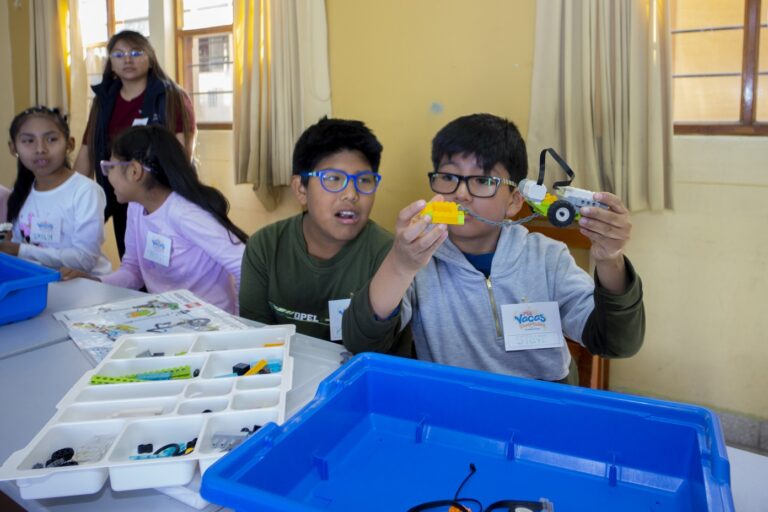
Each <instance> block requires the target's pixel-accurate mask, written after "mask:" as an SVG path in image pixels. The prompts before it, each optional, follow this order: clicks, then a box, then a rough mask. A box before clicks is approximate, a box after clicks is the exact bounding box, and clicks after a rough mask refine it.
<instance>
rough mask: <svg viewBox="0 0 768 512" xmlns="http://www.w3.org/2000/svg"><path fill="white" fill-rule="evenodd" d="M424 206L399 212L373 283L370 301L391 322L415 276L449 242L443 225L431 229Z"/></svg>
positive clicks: (413, 205) (416, 204)
mask: <svg viewBox="0 0 768 512" xmlns="http://www.w3.org/2000/svg"><path fill="white" fill-rule="evenodd" d="M432 200H433V201H442V200H443V197H442V196H439V195H438V196H435V197H433V198H432ZM425 206H426V202H425V201H424V200H419V201H416V202H414V203H411V204H409V205H408V206H406V207H405V208H403V209H402V210H401V211H400V214H399V215H398V216H397V224H396V226H395V240H394V242H393V243H392V249H390V250H389V253H388V254H387V257H386V258H384V261H382V262H381V266H380V267H379V269H378V270H377V271H376V274H375V275H374V276H373V279H371V284H370V287H369V289H368V299H369V302H370V305H371V309H372V310H373V312H374V314H375V315H376V316H377V317H379V318H388V317H389V316H390V315H391V314H392V312H393V311H394V310H395V308H396V307H397V306H398V304H400V301H401V300H402V298H403V295H404V294H405V292H406V291H407V290H408V287H409V286H410V285H411V282H412V281H413V278H414V277H415V276H416V273H417V272H418V271H419V270H420V269H421V268H422V267H423V266H425V265H426V264H427V263H428V262H429V259H430V258H431V257H432V254H434V252H435V251H436V250H437V248H438V247H440V244H442V243H443V242H444V241H445V239H446V238H448V230H447V228H446V226H445V225H444V224H435V225H431V224H430V223H431V219H429V218H427V217H422V216H421V215H419V212H421V210H423V209H424V207H425ZM430 226H431V227H430Z"/></svg>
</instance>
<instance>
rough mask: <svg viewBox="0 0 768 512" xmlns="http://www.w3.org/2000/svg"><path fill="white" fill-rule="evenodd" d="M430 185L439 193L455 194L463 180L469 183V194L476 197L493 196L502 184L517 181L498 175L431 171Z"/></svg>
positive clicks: (512, 184) (511, 183) (513, 184)
mask: <svg viewBox="0 0 768 512" xmlns="http://www.w3.org/2000/svg"><path fill="white" fill-rule="evenodd" d="M427 176H429V186H430V187H431V188H432V191H433V192H436V193H438V194H453V193H454V192H456V191H457V190H459V185H461V182H462V181H463V182H465V183H466V184H467V190H468V191H469V195H471V196H474V197H493V196H495V195H496V192H497V191H498V190H499V186H500V185H502V184H503V185H511V186H515V185H516V184H515V182H514V181H512V180H508V179H506V178H499V177H498V176H486V175H482V176H460V175H458V174H451V173H448V172H429V173H427Z"/></svg>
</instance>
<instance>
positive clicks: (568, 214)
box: [547, 200, 576, 228]
mask: <svg viewBox="0 0 768 512" xmlns="http://www.w3.org/2000/svg"><path fill="white" fill-rule="evenodd" d="M547 218H548V219H549V222H550V223H551V224H552V225H553V226H555V227H558V228H564V227H567V226H570V225H571V224H572V223H573V221H574V219H576V208H574V206H573V205H572V204H571V203H569V202H568V201H563V200H558V201H555V202H554V203H552V204H551V205H550V206H549V209H548V210H547Z"/></svg>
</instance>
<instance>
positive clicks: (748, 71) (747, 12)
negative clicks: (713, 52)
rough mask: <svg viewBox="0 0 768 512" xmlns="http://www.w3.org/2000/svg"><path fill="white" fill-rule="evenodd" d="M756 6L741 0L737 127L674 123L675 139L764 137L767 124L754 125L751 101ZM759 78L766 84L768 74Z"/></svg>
mask: <svg viewBox="0 0 768 512" xmlns="http://www.w3.org/2000/svg"><path fill="white" fill-rule="evenodd" d="M760 4H761V1H760V0H744V6H745V9H744V48H743V51H742V69H741V108H740V112H739V121H738V122H737V123H678V122H675V135H763V136H765V135H768V123H766V122H762V123H760V122H758V121H757V104H756V101H755V100H756V94H757V80H758V78H759V70H758V63H759V61H758V58H759V52H760ZM766 50H768V49H766ZM763 76H764V78H765V79H766V80H768V74H765V75H763ZM763 101H767V102H768V98H764V99H763Z"/></svg>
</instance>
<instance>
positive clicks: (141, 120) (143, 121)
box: [131, 117, 149, 126]
mask: <svg viewBox="0 0 768 512" xmlns="http://www.w3.org/2000/svg"><path fill="white" fill-rule="evenodd" d="M147 123H149V118H148V117H137V118H136V119H134V120H133V124H132V125H131V126H147Z"/></svg>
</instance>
